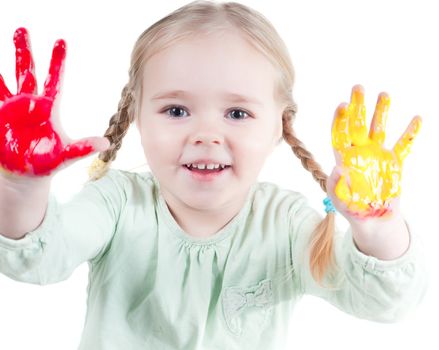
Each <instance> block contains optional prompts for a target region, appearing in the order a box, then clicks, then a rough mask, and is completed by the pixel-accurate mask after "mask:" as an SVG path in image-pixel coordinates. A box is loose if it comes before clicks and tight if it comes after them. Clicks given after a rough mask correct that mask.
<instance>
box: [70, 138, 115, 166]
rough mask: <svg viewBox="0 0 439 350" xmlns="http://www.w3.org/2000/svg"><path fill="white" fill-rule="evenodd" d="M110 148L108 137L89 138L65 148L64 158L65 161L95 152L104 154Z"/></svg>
mask: <svg viewBox="0 0 439 350" xmlns="http://www.w3.org/2000/svg"><path fill="white" fill-rule="evenodd" d="M109 147H110V141H109V140H108V139H107V138H106V137H97V136H95V137H87V138H84V139H81V140H78V141H75V142H72V143H70V144H68V145H66V146H65V147H64V150H63V158H64V160H65V161H68V160H70V159H77V158H81V157H85V156H88V155H90V154H92V153H95V152H103V151H105V150H107V149H108V148H109Z"/></svg>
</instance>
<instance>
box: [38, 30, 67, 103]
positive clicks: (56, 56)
mask: <svg viewBox="0 0 439 350" xmlns="http://www.w3.org/2000/svg"><path fill="white" fill-rule="evenodd" d="M66 49H67V46H66V42H65V41H64V40H62V39H59V40H57V41H56V42H55V45H54V46H53V51H52V59H51V60H50V68H49V74H48V75H47V78H46V81H45V83H44V89H43V96H47V97H51V98H53V99H55V97H56V95H58V93H59V90H60V86H61V78H62V74H63V71H64V61H65V58H66Z"/></svg>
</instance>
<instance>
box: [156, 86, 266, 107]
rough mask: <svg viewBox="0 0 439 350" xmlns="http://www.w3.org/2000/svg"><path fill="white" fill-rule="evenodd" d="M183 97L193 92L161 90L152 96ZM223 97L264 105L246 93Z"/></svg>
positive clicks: (233, 100) (228, 94)
mask: <svg viewBox="0 0 439 350" xmlns="http://www.w3.org/2000/svg"><path fill="white" fill-rule="evenodd" d="M181 97H191V94H190V93H189V92H187V91H184V90H172V91H166V92H160V93H158V94H156V95H154V96H153V97H152V98H151V101H155V100H164V99H172V98H174V99H175V98H181ZM223 97H224V98H226V99H228V100H229V101H231V102H234V103H252V104H255V105H260V106H262V102H261V101H259V100H257V99H254V98H250V97H247V96H244V95H240V94H236V93H225V94H223Z"/></svg>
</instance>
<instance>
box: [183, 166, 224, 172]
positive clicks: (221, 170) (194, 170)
mask: <svg viewBox="0 0 439 350" xmlns="http://www.w3.org/2000/svg"><path fill="white" fill-rule="evenodd" d="M183 167H185V168H186V169H188V170H189V171H191V172H193V173H197V174H214V173H220V172H223V171H224V170H227V169H228V168H231V166H230V165H225V166H224V168H222V167H221V166H220V167H219V168H217V169H207V168H205V169H198V168H194V167H192V165H186V164H185V165H183Z"/></svg>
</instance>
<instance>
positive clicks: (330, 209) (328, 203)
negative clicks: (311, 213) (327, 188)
mask: <svg viewBox="0 0 439 350" xmlns="http://www.w3.org/2000/svg"><path fill="white" fill-rule="evenodd" d="M323 204H324V205H325V211H326V212H327V213H329V212H333V213H335V212H336V210H335V207H334V204H332V201H331V198H329V197H326V198H325V199H324V200H323Z"/></svg>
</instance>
